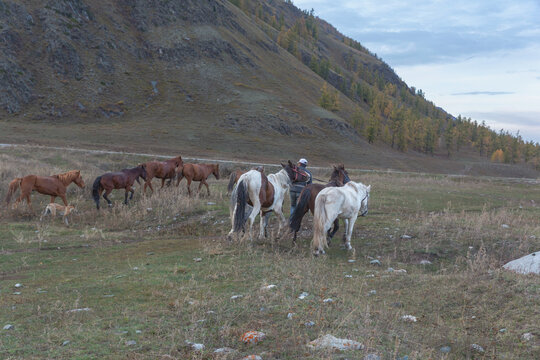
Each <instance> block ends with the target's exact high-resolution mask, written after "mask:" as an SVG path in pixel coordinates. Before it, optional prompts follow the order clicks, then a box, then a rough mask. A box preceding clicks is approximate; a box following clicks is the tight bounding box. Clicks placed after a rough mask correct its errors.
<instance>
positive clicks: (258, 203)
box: [228, 161, 308, 240]
mask: <svg viewBox="0 0 540 360" xmlns="http://www.w3.org/2000/svg"><path fill="white" fill-rule="evenodd" d="M281 166H282V167H283V169H281V170H280V171H279V172H277V173H275V174H270V175H268V177H267V176H266V175H265V174H264V173H263V172H260V171H257V170H250V171H248V172H247V173H245V174H243V175H242V176H240V179H239V180H238V184H237V185H236V186H235V188H234V189H233V192H232V194H231V204H230V205H231V206H230V214H231V225H232V228H231V231H230V232H229V235H228V238H229V239H232V235H233V233H235V232H239V231H240V230H242V229H244V224H245V223H246V221H247V219H248V218H249V221H250V223H249V239H250V240H253V236H252V228H253V223H254V222H255V218H256V217H257V214H259V212H260V215H261V228H260V232H259V237H263V236H266V226H267V225H268V217H269V215H270V212H271V211H275V212H276V214H277V215H278V216H279V229H278V236H279V233H280V231H281V227H282V226H283V225H284V223H285V216H283V211H282V208H283V200H284V198H285V194H286V193H287V190H288V189H289V187H290V185H291V182H292V180H294V179H297V180H298V181H307V180H308V178H307V176H308V175H307V174H305V173H303V172H299V171H298V170H297V167H296V165H294V164H293V163H291V162H290V161H289V162H288V164H287V165H283V164H281ZM247 204H249V205H251V206H253V209H252V210H251V213H250V214H249V215H247V214H246V205H247Z"/></svg>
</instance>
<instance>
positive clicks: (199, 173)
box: [176, 164, 219, 196]
mask: <svg viewBox="0 0 540 360" xmlns="http://www.w3.org/2000/svg"><path fill="white" fill-rule="evenodd" d="M177 172H178V175H177V176H178V181H177V182H176V186H178V185H179V184H180V181H182V179H183V178H186V180H187V189H188V193H189V195H190V196H191V182H192V181H199V189H198V190H197V194H198V193H199V192H200V191H201V187H202V186H203V184H204V185H205V186H206V191H208V196H210V188H209V187H208V183H207V182H206V179H208V177H209V176H210V174H213V175H214V177H215V178H216V180H219V164H184V166H183V167H182V168H179V169H178V171H177Z"/></svg>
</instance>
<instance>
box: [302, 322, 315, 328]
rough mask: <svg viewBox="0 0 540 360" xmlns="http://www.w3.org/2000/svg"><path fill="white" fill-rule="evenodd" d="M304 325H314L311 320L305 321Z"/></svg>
mask: <svg viewBox="0 0 540 360" xmlns="http://www.w3.org/2000/svg"><path fill="white" fill-rule="evenodd" d="M304 326H305V327H312V326H315V323H314V322H313V321H307V322H305V323H304Z"/></svg>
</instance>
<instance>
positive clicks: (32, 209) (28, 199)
mask: <svg viewBox="0 0 540 360" xmlns="http://www.w3.org/2000/svg"><path fill="white" fill-rule="evenodd" d="M26 204H27V205H28V207H29V208H30V211H32V213H34V208H33V207H32V200H30V194H29V193H28V194H26Z"/></svg>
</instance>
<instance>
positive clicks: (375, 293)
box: [368, 290, 377, 296]
mask: <svg viewBox="0 0 540 360" xmlns="http://www.w3.org/2000/svg"><path fill="white" fill-rule="evenodd" d="M368 295H370V296H371V295H377V290H371V291H370V292H369V293H368Z"/></svg>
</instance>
